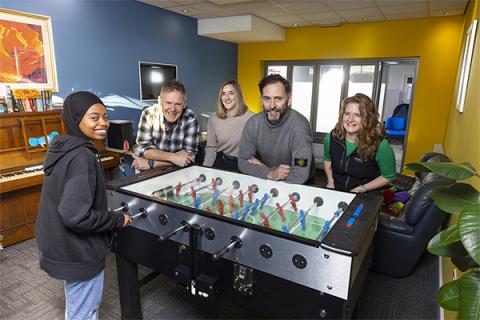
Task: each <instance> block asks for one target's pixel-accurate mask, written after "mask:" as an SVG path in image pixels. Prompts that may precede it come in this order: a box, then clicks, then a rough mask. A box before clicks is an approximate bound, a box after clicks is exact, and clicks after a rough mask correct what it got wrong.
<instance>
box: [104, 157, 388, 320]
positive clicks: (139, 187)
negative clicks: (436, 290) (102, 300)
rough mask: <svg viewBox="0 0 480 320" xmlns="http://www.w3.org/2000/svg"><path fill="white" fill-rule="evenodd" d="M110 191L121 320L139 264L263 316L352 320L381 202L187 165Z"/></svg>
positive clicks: (134, 302)
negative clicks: (127, 218) (124, 215)
mask: <svg viewBox="0 0 480 320" xmlns="http://www.w3.org/2000/svg"><path fill="white" fill-rule="evenodd" d="M148 174H149V175H147V176H144V177H138V178H133V179H130V180H129V181H116V182H115V181H114V182H112V183H111V184H110V185H109V186H108V188H109V190H107V191H108V197H109V200H108V201H109V207H110V208H112V209H113V210H117V211H124V212H127V211H128V212H129V213H130V214H131V215H132V217H133V218H134V219H133V223H132V224H131V225H130V226H129V227H128V228H126V229H125V230H123V231H121V232H119V233H118V234H116V236H115V238H114V245H113V251H114V252H115V254H116V260H117V270H118V280H119V289H120V302H121V310H122V317H123V318H126V319H137V318H141V316H142V312H141V304H140V299H141V297H140V291H139V288H140V285H141V284H142V282H141V281H139V280H138V271H137V264H142V265H145V266H147V267H149V268H151V269H153V270H155V272H158V273H164V274H166V275H168V276H170V277H171V278H173V279H174V281H175V282H176V283H177V284H178V285H179V286H181V287H183V288H185V289H186V290H188V291H189V292H191V294H192V295H196V296H199V297H202V298H205V299H209V300H212V301H215V300H224V301H226V302H229V303H232V304H235V305H238V306H240V307H243V308H245V309H247V310H249V311H250V312H253V313H255V314H258V315H259V317H271V318H320V319H321V318H349V317H351V315H352V313H353V310H354V307H355V304H356V302H357V300H358V297H359V295H360V293H361V289H362V286H363V283H364V280H365V276H366V273H367V271H368V268H369V266H370V262H371V253H372V247H373V241H372V240H373V236H374V233H375V228H376V221H377V214H378V211H379V208H380V204H381V198H380V197H379V196H373V195H367V194H354V193H347V192H338V191H334V190H330V189H322V188H316V187H311V186H304V185H295V184H288V183H284V182H276V181H271V180H264V179H259V178H255V177H251V176H247V175H243V174H239V173H232V172H227V171H222V170H216V169H211V168H205V167H200V166H192V167H188V168H184V169H179V170H176V171H171V172H167V173H163V174H162V173H159V174H155V173H154V172H151V173H148Z"/></svg>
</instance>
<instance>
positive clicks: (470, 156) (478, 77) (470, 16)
mask: <svg viewBox="0 0 480 320" xmlns="http://www.w3.org/2000/svg"><path fill="white" fill-rule="evenodd" d="M475 19H477V20H479V21H480V10H478V0H475V1H470V5H469V7H468V10H467V13H466V15H465V23H464V27H463V40H462V46H463V43H464V41H465V34H466V33H467V31H468V28H469V27H470V25H471V23H472V21H473V20H475ZM457 66H458V65H457ZM457 83H458V75H457ZM457 86H458V84H457ZM457 86H456V87H457ZM479 91H480V28H479V27H478V26H477V36H476V40H475V47H474V55H473V60H472V67H471V69H470V80H469V83H468V87H467V96H466V100H465V107H464V112H463V113H460V112H458V111H457V110H456V108H455V103H456V93H457V90H456V88H455V92H454V93H455V94H454V95H453V97H452V101H451V103H450V107H449V115H448V126H447V131H446V135H445V143H444V145H445V153H446V154H447V155H448V156H449V157H450V158H451V159H452V160H453V161H456V162H465V161H466V162H470V163H471V164H472V165H473V166H474V167H475V168H476V169H477V171H480V92H479ZM467 182H469V183H470V184H472V185H473V186H474V187H475V188H477V189H478V190H480V179H479V178H478V177H474V178H472V179H470V180H468V181H467Z"/></svg>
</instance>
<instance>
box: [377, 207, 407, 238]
mask: <svg viewBox="0 0 480 320" xmlns="http://www.w3.org/2000/svg"><path fill="white" fill-rule="evenodd" d="M403 212H405V211H403ZM378 227H379V228H382V229H385V230H389V231H393V232H397V233H402V234H413V230H414V227H413V226H411V225H409V224H407V223H406V222H405V215H404V214H401V215H400V216H399V217H395V216H393V215H391V214H390V213H388V212H380V215H379V217H378Z"/></svg>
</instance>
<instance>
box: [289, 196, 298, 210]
mask: <svg viewBox="0 0 480 320" xmlns="http://www.w3.org/2000/svg"><path fill="white" fill-rule="evenodd" d="M288 197H289V198H290V204H291V205H292V208H293V211H295V212H297V211H298V208H297V202H296V201H295V199H293V196H292V195H291V194H289V195H288Z"/></svg>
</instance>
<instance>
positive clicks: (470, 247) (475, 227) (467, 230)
mask: <svg viewBox="0 0 480 320" xmlns="http://www.w3.org/2000/svg"><path fill="white" fill-rule="evenodd" d="M457 225H458V233H459V235H460V239H461V240H462V243H463V246H464V247H465V250H467V252H468V253H469V254H470V256H471V257H472V259H473V260H474V261H475V262H476V263H477V264H479V265H480V204H476V205H471V206H467V207H465V208H464V209H463V210H462V212H461V213H460V217H459V218H458V224H457Z"/></svg>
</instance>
